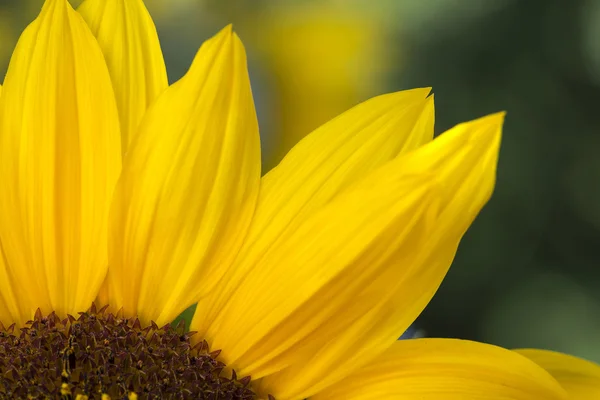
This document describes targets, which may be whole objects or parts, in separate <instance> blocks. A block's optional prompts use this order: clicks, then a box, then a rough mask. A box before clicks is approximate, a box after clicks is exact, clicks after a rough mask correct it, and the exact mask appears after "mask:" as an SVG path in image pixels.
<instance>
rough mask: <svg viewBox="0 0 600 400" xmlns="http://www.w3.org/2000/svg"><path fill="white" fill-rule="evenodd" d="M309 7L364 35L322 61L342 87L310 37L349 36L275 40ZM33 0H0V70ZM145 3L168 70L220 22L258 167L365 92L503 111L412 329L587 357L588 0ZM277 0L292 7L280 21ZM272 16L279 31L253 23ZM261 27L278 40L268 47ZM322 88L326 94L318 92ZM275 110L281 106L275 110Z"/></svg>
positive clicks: (594, 310)
mask: <svg viewBox="0 0 600 400" xmlns="http://www.w3.org/2000/svg"><path fill="white" fill-rule="evenodd" d="M317 3H318V4H317ZM325 3H326V4H327V7H329V10H337V11H336V12H329V13H328V14H327V16H328V18H331V24H332V26H340V25H335V24H339V18H338V17H340V16H343V17H344V18H346V16H347V15H350V14H352V15H354V16H357V15H358V16H361V18H362V19H360V21H359V20H355V21H356V23H355V25H352V24H354V22H351V25H352V26H354V27H358V28H359V30H358V34H360V33H361V32H363V33H364V35H365V36H364V37H365V38H368V40H369V41H370V42H367V44H366V45H365V44H364V42H363V41H357V42H356V43H360V46H359V45H356V47H354V48H350V47H348V46H346V48H350V49H351V50H352V49H353V50H352V52H349V53H348V54H351V56H350V57H348V59H347V60H345V61H344V62H343V63H342V64H343V65H342V66H339V65H337V66H336V67H335V68H344V69H349V70H353V69H354V70H356V69H357V66H359V65H360V68H361V69H360V71H361V73H360V74H347V76H348V78H347V79H348V81H347V82H345V85H347V86H344V87H343V89H340V87H341V86H340V85H339V84H336V85H328V83H330V82H332V81H331V79H330V78H328V77H327V76H326V75H323V76H320V75H319V76H315V74H319V73H320V72H319V71H321V72H322V73H323V74H325V73H326V72H327V73H330V74H331V73H333V74H336V69H335V68H333V69H332V68H330V67H331V65H325V62H326V60H325V59H323V58H320V57H319V54H320V53H319V52H315V51H312V50H314V49H312V47H311V46H323V45H324V43H325V46H329V47H330V50H331V51H332V52H333V51H338V50H339V49H340V48H339V46H341V45H344V44H346V45H347V44H348V43H349V42H348V40H349V36H348V35H350V34H342V35H338V36H329V37H328V39H327V40H324V38H325V36H322V37H320V36H319V33H317V34H316V35H315V31H314V30H313V31H311V32H312V34H311V35H304V36H303V35H302V34H298V32H294V33H293V35H294V37H293V40H294V41H292V40H291V36H290V37H289V39H290V41H289V42H286V39H288V38H287V37H286V35H292V33H291V31H287V33H286V31H285V30H283V31H282V30H281V24H284V25H285V24H292V23H293V24H296V25H297V26H301V25H302V24H301V22H302V21H303V20H302V18H306V20H305V21H308V20H309V18H311V16H310V15H311V14H310V13H304V11H306V10H307V9H309V8H310V7H315V8H316V7H320V6H322V4H325ZM167 4H168V6H167ZM40 5H41V0H39V1H36V0H31V1H29V2H24V1H23V0H16V1H0V36H1V37H2V45H1V46H0V58H2V59H1V60H0V68H3V69H4V70H5V68H6V63H7V57H8V55H9V54H10V49H12V46H14V43H15V41H16V38H17V35H18V32H20V30H22V28H23V27H24V26H25V24H26V22H27V21H29V20H31V18H33V16H34V15H35V10H36V7H37V9H39V6H40ZM148 7H149V9H150V11H151V12H152V13H153V16H154V17H155V20H156V23H157V27H158V30H159V35H160V36H161V40H162V45H163V51H164V53H165V56H166V61H167V67H168V70H169V77H170V80H171V81H174V80H176V79H178V78H179V77H180V76H181V75H183V74H184V73H185V71H186V69H187V66H188V65H189V62H190V61H191V59H192V57H193V55H194V53H195V51H196V49H197V48H198V47H199V45H200V44H201V42H202V41H203V40H204V39H206V38H207V37H209V36H210V35H212V34H214V33H215V32H216V31H217V30H218V29H220V28H221V27H222V26H224V25H225V24H227V23H229V22H234V26H235V28H236V30H237V31H238V32H239V33H240V36H241V37H242V39H243V40H244V41H245V43H246V46H247V49H248V54H249V60H250V71H251V76H252V81H253V82H252V83H253V88H254V93H255V99H256V101H257V109H258V113H259V119H260V122H261V128H262V132H261V134H262V135H263V148H264V152H265V154H266V157H267V158H268V157H269V156H271V157H272V158H271V161H266V163H265V164H266V165H272V162H274V161H273V160H276V159H277V158H278V157H280V155H278V154H276V153H277V151H278V149H281V148H282V145H281V143H283V141H282V138H284V137H286V135H291V133H290V132H289V130H290V129H291V128H290V127H294V126H296V125H297V124H300V123H302V127H303V128H302V129H305V130H306V132H304V134H306V133H308V131H309V130H310V129H311V128H313V127H315V126H316V125H318V124H319V123H321V122H322V120H324V119H327V118H330V117H332V116H333V114H335V113H337V112H338V111H339V110H340V109H345V108H348V107H350V106H351V105H353V104H355V103H356V102H358V101H362V100H365V99H366V98H368V97H370V96H373V95H375V94H377V93H382V92H389V91H394V90H400V89H407V88H412V87H420V86H432V87H433V88H434V92H435V99H436V112H437V113H436V114H437V120H436V131H437V132H438V133H440V132H442V131H444V130H445V129H448V128H449V127H451V126H453V125H454V124H456V123H459V122H462V121H465V120H469V119H473V118H476V117H479V116H481V115H484V114H486V113H491V112H495V111H498V110H506V111H508V115H507V120H506V125H505V130H504V139H503V145H502V152H501V159H500V166H499V171H498V185H497V190H496V193H495V195H494V197H493V199H492V201H491V202H490V204H489V205H488V206H487V207H486V208H485V209H484V211H483V213H482V214H481V216H480V217H479V218H478V219H477V220H476V222H475V224H474V226H473V227H472V229H471V230H470V231H469V232H468V233H467V235H466V237H465V239H464V241H463V243H462V245H461V247H460V250H459V253H458V256H457V258H456V261H455V263H454V265H453V267H452V268H451V270H450V273H449V274H448V276H447V279H446V280H445V281H444V283H443V284H442V286H441V288H440V290H439V292H438V294H437V295H436V297H435V298H434V300H433V301H432V302H431V304H430V305H429V306H428V307H427V309H426V310H425V312H424V313H423V315H422V316H421V317H420V318H419V320H418V325H419V326H420V327H421V328H423V329H424V330H425V331H426V334H427V335H429V336H443V337H461V338H470V339H477V340H481V341H487V342H492V343H496V344H500V345H504V346H508V347H530V346H531V347H542V348H548V349H554V350H561V351H566V352H571V353H574V354H576V355H579V356H583V357H587V358H590V359H594V360H596V361H600V342H599V341H598V338H600V291H598V290H597V288H598V287H599V286H600V156H599V150H600V115H599V114H598V113H597V108H598V107H599V106H600V87H599V86H598V85H599V84H600V2H597V1H594V0H587V1H586V0H573V1H569V2H566V1H563V0H546V1H544V2H527V1H516V0H461V1H459V0H435V1H433V0H432V1H427V2H425V1H420V0H403V1H392V0H379V1H374V2H373V1H369V2H368V1H366V0H349V1H345V2H344V1H341V0H339V1H333V0H332V1H323V2H316V1H308V0H305V1H290V0H288V1H278V2H277V1H275V0H273V1H268V0H261V1H249V0H246V1H244V0H220V1H215V0H213V1H200V0H198V1H186V0H179V1H176V2H175V1H173V2H166V1H162V2H161V1H160V0H154V1H152V2H150V1H148ZM298 7H301V8H302V10H304V11H303V13H297V12H296V10H298ZM307 7H308V8H307ZM290 10H292V13H293V14H294V15H299V16H300V17H298V18H300V19H299V20H298V18H296V20H294V21H293V20H289V19H288V20H286V19H285V18H288V17H289V12H290ZM278 24H279V25H278ZM274 26H279V28H278V29H279V31H273V30H269V29H274V28H273V27H274ZM306 26H307V27H308V29H313V28H310V27H311V26H313V27H314V25H310V24H306ZM373 27H376V29H373ZM360 29H363V30H362V31H361V30H360ZM338 33H339V32H338ZM274 34H277V35H279V37H277V38H276V39H277V40H278V41H279V43H280V49H279V50H277V48H276V46H271V47H270V44H271V42H270V41H269V40H270V39H269V35H274ZM320 34H322V35H326V34H327V32H325V31H324V32H322V33H320ZM354 34H356V33H353V35H354ZM302 38H306V42H302ZM332 38H333V39H332ZM320 39H323V40H320ZM336 40H337V41H338V42H335V41H336ZM281 43H282V44H283V45H281ZM286 43H287V44H289V45H290V46H291V45H293V46H295V47H294V48H295V49H296V50H294V51H296V52H298V57H299V59H302V61H303V63H301V64H298V65H312V67H313V70H312V71H311V74H308V75H309V76H305V77H304V78H303V79H311V78H315V79H316V82H319V83H318V85H317V86H315V89H312V90H315V91H316V90H318V91H319V92H318V94H314V95H313V96H312V97H310V96H309V102H310V103H312V105H313V107H314V113H318V117H315V115H316V114H315V115H311V111H310V109H306V107H299V106H298V107H293V106H290V104H291V105H293V104H294V103H293V102H294V101H297V100H298V98H299V97H300V96H306V93H300V92H295V91H294V90H298V91H299V90H301V89H302V88H303V87H304V86H305V85H304V83H303V82H305V81H299V79H300V78H301V77H302V76H303V74H302V73H301V72H302V71H298V70H294V66H295V63H294V62H291V65H290V62H289V61H290V60H287V61H286V62H285V63H284V62H283V61H282V60H283V58H282V57H284V56H285V57H288V58H289V54H284V50H289V48H288V47H286ZM327 50H328V49H327V47H326V48H325V49H324V51H327ZM340 57H342V56H340ZM337 60H338V61H339V58H337ZM292 61H293V60H292ZM286 63H287V64H286ZM285 65H287V67H285V68H284V67H282V66H285ZM298 65H296V67H298ZM304 68H305V67H304ZM303 71H304V70H303ZM346 72H347V71H346ZM305 75H306V74H305ZM311 82H312V81H311ZM286 85H291V86H289V87H288V86H286ZM336 90H338V91H339V90H347V93H349V94H347V95H344V96H339V94H340V92H335V91H336ZM328 91H329V92H328ZM295 93H297V96H296V95H295ZM336 93H337V96H336ZM344 93H346V92H344ZM284 94H285V95H284ZM332 99H334V100H335V101H336V102H337V103H335V104H333V103H327V104H326V103H325V100H327V101H331V100H332ZM285 106H289V107H288V108H289V109H290V110H292V111H291V112H289V111H288V112H287V114H285V116H284V117H282V113H281V110H282V109H283V108H285ZM294 110H295V111H296V112H295V113H294ZM323 110H327V112H326V113H323V112H322V111H323ZM329 113H331V115H329ZM288 114H289V115H288ZM283 119H286V120H285V121H283ZM294 121H296V122H294ZM307 121H308V122H307ZM294 135H296V136H293V137H294V140H297V139H298V138H299V136H298V133H294ZM283 147H285V146H283ZM188 317H189V316H188Z"/></svg>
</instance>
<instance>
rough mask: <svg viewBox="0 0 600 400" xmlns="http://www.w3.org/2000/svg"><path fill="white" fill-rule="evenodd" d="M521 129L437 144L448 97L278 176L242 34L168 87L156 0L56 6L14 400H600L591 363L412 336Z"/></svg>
mask: <svg viewBox="0 0 600 400" xmlns="http://www.w3.org/2000/svg"><path fill="white" fill-rule="evenodd" d="M502 121H503V114H494V115H490V116H487V117H484V118H481V119H478V120H475V121H472V122H469V123H465V124H460V125H458V126H456V127H455V128H453V129H451V130H450V131H448V132H446V133H444V134H442V135H441V136H440V137H438V138H436V139H435V140H432V132H433V98H432V97H431V96H429V90H428V89H416V90H411V91H404V92H399V93H393V94H388V95H384V96H380V97H377V98H374V99H372V100H369V101H367V102H365V103H363V104H360V105H358V106H356V107H355V108H353V109H351V110H350V111H348V112H346V113H344V114H342V115H341V116H339V117H338V118H336V119H334V120H332V121H331V122H329V123H327V124H325V125H324V126H322V127H321V128H319V129H317V130H316V131H315V132H313V133H312V134H310V135H309V136H307V137H306V138H305V139H304V140H302V141H301V142H300V143H299V144H298V145H297V146H296V147H294V148H293V149H292V150H291V151H290V153H289V154H288V155H287V156H286V157H285V158H284V160H283V161H282V162H281V163H280V164H279V165H278V166H277V167H276V168H275V169H273V170H272V171H270V172H269V173H268V174H266V175H265V176H264V177H263V178H262V179H261V171H260V146H259V135H258V126H257V125H258V124H257V120H256V115H255V110H254V105H253V100H252V94H251V90H250V83H249V79H248V75H247V71H246V60H245V54H244V49H243V46H242V44H241V42H240V40H239V39H238V37H237V36H236V34H235V33H233V32H232V30H231V28H230V27H227V28H225V29H224V30H223V31H221V32H220V33H219V34H217V35H216V36H215V37H214V38H212V39H210V40H208V41H207V42H206V43H204V44H203V45H202V47H201V48H200V50H199V51H198V54H197V56H196V57H195V59H194V61H193V63H192V65H191V67H190V70H189V72H188V73H187V74H186V75H185V76H184V77H183V78H182V79H181V80H180V81H178V82H176V83H175V84H173V85H171V86H169V87H168V85H167V78H166V72H165V67H164V63H163V60H162V55H161V51H160V46H159V42H158V38H157V34H156V30H155V28H154V25H153V23H152V20H151V18H150V16H149V15H148V13H147V11H146V9H145V7H144V5H143V3H142V1H141V0H86V1H84V2H83V4H82V5H81V7H80V8H79V9H78V11H75V10H73V9H72V8H71V6H70V5H69V3H68V2H67V0H47V1H46V2H45V4H44V6H43V8H42V11H41V13H40V15H39V17H38V18H37V19H36V20H35V21H34V22H33V23H32V24H31V25H30V26H29V27H28V28H27V29H26V30H25V31H24V32H23V34H22V35H21V38H20V40H19V42H18V44H17V47H16V49H15V50H14V53H13V56H12V59H11V63H10V66H9V70H8V73H7V75H6V79H5V85H4V87H3V89H2V93H1V95H0V160H1V161H0V179H1V182H2V185H3V190H2V192H1V193H0V242H1V247H0V249H1V251H2V257H0V321H1V322H2V325H1V326H0V331H1V332H0V398H53V397H59V396H62V397H63V398H77V399H87V398H102V399H103V400H106V399H110V398H124V397H125V398H127V397H128V398H130V399H135V398H138V397H140V398H182V399H187V398H240V399H245V398H247V399H250V398H267V397H275V398H277V399H302V398H307V397H310V398H318V399H330V398H332V399H368V398H376V399H388V398H400V399H439V398H443V399H484V398H485V399H566V398H568V396H569V394H570V395H572V396H579V397H572V398H579V399H581V398H584V399H585V398H586V397H585V396H588V397H587V398H590V399H591V398H592V397H589V396H594V394H593V393H592V391H593V390H597V388H598V384H597V383H598V377H599V376H600V374H599V373H598V370H599V369H598V367H597V366H596V365H595V364H591V363H586V362H585V361H583V360H580V359H576V358H571V357H570V356H566V355H561V354H556V353H550V352H544V351H537V350H522V351H519V352H514V351H509V350H505V349H501V348H498V347H495V346H491V345H486V344H482V343H476V342H470V341H461V340H452V339H416V340H406V341H399V342H398V341H396V338H397V337H398V336H399V335H400V334H401V333H402V332H403V331H404V330H405V329H406V328H407V327H408V326H409V325H410V324H411V322H412V321H413V320H414V319H415V317H416V316H417V315H418V314H419V313H420V311H421V310H422V309H423V308H424V307H425V305H426V304H427V303H428V301H429V300H430V299H431V297H432V296H433V294H434V292H435V291H436V289H437V287H438V285H439V284H440V282H441V280H442V279H443V276H444V275H445V273H446V271H447V270H448V267H449V265H450V263H451V261H452V259H453V257H454V254H455V252H456V248H457V246H458V243H459V241H460V239H461V236H462V235H463V234H464V232H465V231H466V229H467V227H468V225H469V224H470V223H471V222H472V220H473V219H474V218H475V216H476V215H477V213H478V212H479V210H480V209H481V207H482V206H483V205H484V203H485V202H486V201H487V200H488V198H489V196H490V195H491V192H492V190H493V186H494V176H495V168H496V161H497V154H498V148H499V143H500V131H501V125H502ZM94 301H95V303H94ZM194 303H197V304H198V306H197V310H196V313H195V316H194V319H193V321H192V326H191V328H192V330H193V331H195V333H194V332H186V331H185V330H184V329H182V327H181V326H180V327H177V328H172V327H171V326H170V325H169V322H170V321H172V320H173V319H174V318H175V317H176V316H177V315H178V314H179V313H180V312H181V311H182V310H184V309H186V308H187V307H188V306H190V305H192V304H194ZM90 305H91V306H90ZM557 360H558V361H557ZM564 360H568V362H564ZM540 365H541V367H540ZM542 367H544V368H546V369H544V368H542ZM559 381H560V382H561V383H563V385H562V386H561V385H560V384H559V383H558V382H559ZM590 393H591V394H590ZM596 393H597V392H596Z"/></svg>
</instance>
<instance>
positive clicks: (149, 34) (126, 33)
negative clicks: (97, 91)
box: [77, 0, 168, 154]
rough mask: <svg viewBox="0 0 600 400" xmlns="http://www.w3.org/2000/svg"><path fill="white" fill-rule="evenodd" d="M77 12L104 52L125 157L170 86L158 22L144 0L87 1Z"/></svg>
mask: <svg viewBox="0 0 600 400" xmlns="http://www.w3.org/2000/svg"><path fill="white" fill-rule="evenodd" d="M77 11H78V12H79V13H80V14H81V15H82V16H83V18H84V19H85V21H86V22H87V24H88V26H89V27H90V29H91V31H92V33H93V34H94V35H95V36H96V38H97V40H98V43H99V44H100V47H101V48H102V52H103V53H104V57H105V59H106V63H107V65H108V70H109V72H110V77H111V80H112V83H113V87H114V91H115V96H116V101H117V107H118V109H119V119H120V122H121V150H122V153H123V154H125V153H126V152H127V149H128V147H129V144H130V143H131V140H132V138H133V136H134V135H135V133H136V131H137V127H138V125H139V123H140V121H141V120H142V117H143V115H144V113H145V112H146V110H147V109H148V106H149V105H150V104H151V103H152V102H154V100H156V98H157V97H158V95H159V94H160V93H162V92H163V91H164V90H165V89H166V88H167V86H168V83H167V71H166V68H165V63H164V61H163V56H162V51H161V49H160V43H159V41H158V35H157V33H156V28H155V26H154V22H153V21H152V18H151V17H150V14H148V10H147V9H146V6H145V5H144V2H143V1H142V0H85V1H84V2H83V3H82V4H81V5H80V6H79V8H78V9H77Z"/></svg>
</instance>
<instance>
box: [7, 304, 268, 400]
mask: <svg viewBox="0 0 600 400" xmlns="http://www.w3.org/2000/svg"><path fill="white" fill-rule="evenodd" d="M105 310H106V307H104V308H103V309H101V310H98V311H97V310H96V307H95V306H94V305H92V307H91V308H90V310H88V311H87V312H82V313H79V314H80V316H79V318H78V319H75V318H74V317H72V316H69V317H68V318H65V319H63V320H61V319H60V318H59V317H58V316H57V315H56V314H55V313H52V314H50V315H48V316H47V317H43V316H42V314H41V312H40V311H39V310H38V312H37V313H36V315H35V318H34V320H33V321H29V322H28V323H27V324H26V326H25V327H24V328H22V329H21V330H20V333H19V334H18V335H17V334H15V332H14V325H12V326H11V327H9V328H8V329H5V330H3V331H2V330H0V398H2V399H4V398H11V399H12V398H23V399H26V398H34V399H37V398H43V399H46V398H48V399H50V398H52V399H53V398H62V399H80V400H83V399H102V400H109V399H123V398H129V399H136V398H138V396H140V398H151V399H152V398H156V399H163V398H168V399H171V398H172V399H190V398H228V399H254V398H256V395H255V394H254V393H253V392H252V391H251V390H250V389H249V388H248V383H249V382H250V377H249V376H248V377H245V378H242V379H237V377H236V374H235V372H233V374H232V377H231V379H229V378H226V377H224V376H222V374H221V371H222V370H223V368H224V367H225V365H224V364H223V363H222V362H219V361H217V360H216V357H217V355H218V354H219V351H214V352H209V349H208V345H207V343H206V341H202V342H200V343H198V344H196V345H195V346H191V344H190V337H191V336H192V335H193V334H194V333H193V332H189V333H186V332H185V327H184V323H180V324H179V325H178V326H177V327H176V328H173V327H171V326H170V325H165V326H163V327H162V328H159V327H158V326H157V325H156V324H155V323H154V322H152V323H151V324H150V326H147V327H142V326H141V324H140V321H139V320H138V319H134V320H132V319H121V318H118V317H117V316H115V315H114V314H111V313H107V312H105Z"/></svg>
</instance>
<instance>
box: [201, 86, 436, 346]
mask: <svg viewBox="0 0 600 400" xmlns="http://www.w3.org/2000/svg"><path fill="white" fill-rule="evenodd" d="M429 91H430V89H415V90H407V91H403V92H398V93H392V94H388V95H383V96H379V97H375V98H373V99H371V100H369V101H367V102H364V103H362V104H360V105H358V106H356V107H354V108H352V109H351V110H349V111H347V112H346V113H344V114H342V115H340V116H339V117H337V118H335V119H333V120H332V121H330V122H329V123H327V124H325V125H323V126H322V127H320V128H319V129H317V130H316V131H314V132H313V133H311V134H310V135H308V136H307V137H306V138H304V139H303V140H302V141H301V142H300V143H298V144H297V145H296V147H294V148H293V149H292V150H291V151H290V152H289V153H288V155H287V156H286V157H285V158H284V159H283V161H282V162H281V163H280V164H279V166H277V167H276V168H275V169H273V170H271V171H270V172H269V173H268V174H267V175H266V176H265V177H263V179H262V181H261V189H260V194H259V199H258V205H257V210H256V212H255V215H254V218H253V221H252V225H251V227H250V232H249V233H248V237H247V238H246V241H245V243H244V247H243V249H242V251H241V252H240V256H239V257H238V258H237V260H236V263H235V266H234V267H233V268H232V269H231V271H230V272H229V273H227V280H226V282H223V283H222V284H221V285H219V288H218V290H216V291H215V292H214V293H211V294H210V296H209V297H208V298H205V299H203V302H202V303H201V304H200V306H199V307H198V309H197V310H196V315H195V317H194V318H195V323H194V326H195V329H197V330H198V331H199V336H201V335H202V334H203V333H204V331H205V329H207V328H208V326H209V325H210V324H212V323H213V321H214V318H215V315H216V314H217V313H218V311H219V310H220V308H221V307H222V305H223V303H224V301H226V300H227V299H228V298H229V297H230V295H231V292H233V291H234V290H235V288H236V287H237V286H238V285H239V284H240V283H241V282H242V281H243V279H244V277H245V276H246V275H247V274H248V273H249V271H250V270H251V269H252V268H254V267H255V266H256V264H257V261H258V260H260V258H261V257H262V255H263V254H264V253H265V252H266V251H267V250H268V249H269V247H270V246H271V245H272V244H273V242H274V241H275V240H276V239H277V238H278V237H280V236H281V235H283V234H285V233H286V232H294V231H295V230H296V229H297V228H298V226H299V224H300V223H301V222H303V221H304V220H305V219H306V217H307V216H309V215H311V214H313V213H314V212H315V211H317V210H319V209H320V208H321V207H323V206H324V205H325V204H327V203H328V202H329V201H331V199H332V198H333V197H335V196H336V195H337V194H339V193H340V192H341V191H343V190H344V188H346V187H348V186H349V185H350V184H351V183H353V182H356V181H358V180H360V178H362V177H363V176H365V175H367V174H368V173H369V172H371V171H373V170H375V169H376V168H378V167H379V166H381V165H383V164H384V163H386V162H388V161H389V160H391V159H393V158H394V157H397V156H398V155H399V154H403V153H406V152H409V151H411V150H414V149H415V148H417V147H419V146H421V145H423V144H425V143H427V142H429V141H431V139H432V137H433V122H434V107H433V97H429V98H428V97H427V95H428V93H429Z"/></svg>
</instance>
